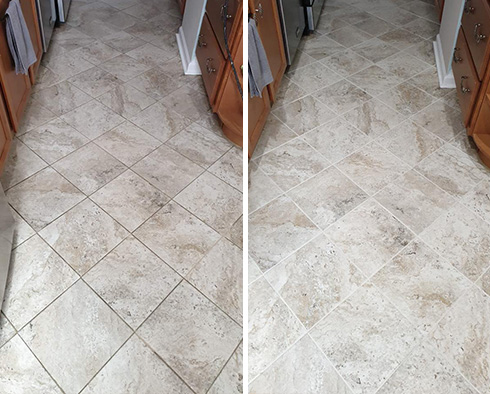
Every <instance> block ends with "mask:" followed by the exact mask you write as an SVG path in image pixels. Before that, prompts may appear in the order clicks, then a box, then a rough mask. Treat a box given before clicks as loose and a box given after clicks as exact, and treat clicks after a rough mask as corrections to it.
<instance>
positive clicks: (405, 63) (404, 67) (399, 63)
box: [378, 52, 429, 80]
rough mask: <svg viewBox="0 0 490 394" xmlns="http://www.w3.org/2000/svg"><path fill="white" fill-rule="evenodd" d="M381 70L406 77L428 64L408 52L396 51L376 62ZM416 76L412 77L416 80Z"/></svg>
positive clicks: (417, 72)
mask: <svg viewBox="0 0 490 394" xmlns="http://www.w3.org/2000/svg"><path fill="white" fill-rule="evenodd" d="M378 66H380V67H381V68H382V69H383V70H386V71H387V72H390V73H392V74H394V75H396V76H398V77H400V78H403V79H407V78H411V77H413V76H414V75H417V74H419V73H421V72H422V71H424V70H426V69H427V68H429V65H428V64H427V63H425V62H423V61H422V60H419V59H417V58H416V57H415V56H412V55H409V54H408V53H404V52H402V53H398V54H396V55H393V56H390V57H389V58H387V59H384V60H382V61H380V62H379V63H378ZM417 79H418V77H414V80H417Z"/></svg>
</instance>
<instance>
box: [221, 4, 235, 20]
mask: <svg viewBox="0 0 490 394" xmlns="http://www.w3.org/2000/svg"><path fill="white" fill-rule="evenodd" d="M224 10H225V5H224V4H223V5H222V6H221V11H220V15H221V18H223V12H224ZM231 18H233V15H230V14H226V19H231Z"/></svg>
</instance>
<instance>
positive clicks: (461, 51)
mask: <svg viewBox="0 0 490 394" xmlns="http://www.w3.org/2000/svg"><path fill="white" fill-rule="evenodd" d="M453 73H454V79H455V81H456V91H457V92H458V98H459V105H460V106H461V111H462V113H463V121H464V124H465V125H468V123H469V120H470V116H471V113H472V108H473V105H474V104H475V100H476V97H477V96H478V91H479V89H480V81H479V80H478V75H477V73H476V70H475V67H474V66H473V61H472V60H471V54H470V51H469V48H468V45H467V42H466V38H465V34H464V32H463V29H461V28H460V29H459V34H458V40H457V41H456V48H455V51H454V57H453Z"/></svg>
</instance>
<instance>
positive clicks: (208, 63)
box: [206, 57, 216, 74]
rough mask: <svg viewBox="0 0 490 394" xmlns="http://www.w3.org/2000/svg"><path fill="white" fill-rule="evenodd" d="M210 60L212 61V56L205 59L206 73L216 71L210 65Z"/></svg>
mask: <svg viewBox="0 0 490 394" xmlns="http://www.w3.org/2000/svg"><path fill="white" fill-rule="evenodd" d="M212 61H213V58H212V57H208V58H207V59H206V71H207V72H208V74H212V73H214V72H215V71H216V69H215V68H213V67H212V66H211V62H212Z"/></svg>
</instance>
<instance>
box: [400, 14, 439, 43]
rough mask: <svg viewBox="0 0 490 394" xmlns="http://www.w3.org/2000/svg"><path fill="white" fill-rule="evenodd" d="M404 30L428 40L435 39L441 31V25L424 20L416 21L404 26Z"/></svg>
mask: <svg viewBox="0 0 490 394" xmlns="http://www.w3.org/2000/svg"><path fill="white" fill-rule="evenodd" d="M403 28H404V29H405V30H408V31H409V32H410V33H412V34H416V35H418V36H420V37H422V38H425V39H427V40H429V39H435V38H436V35H437V34H438V33H439V30H440V26H439V24H437V23H434V22H431V21H429V20H427V19H424V18H419V19H416V20H414V21H412V22H410V23H408V24H406V25H405V26H403Z"/></svg>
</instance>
